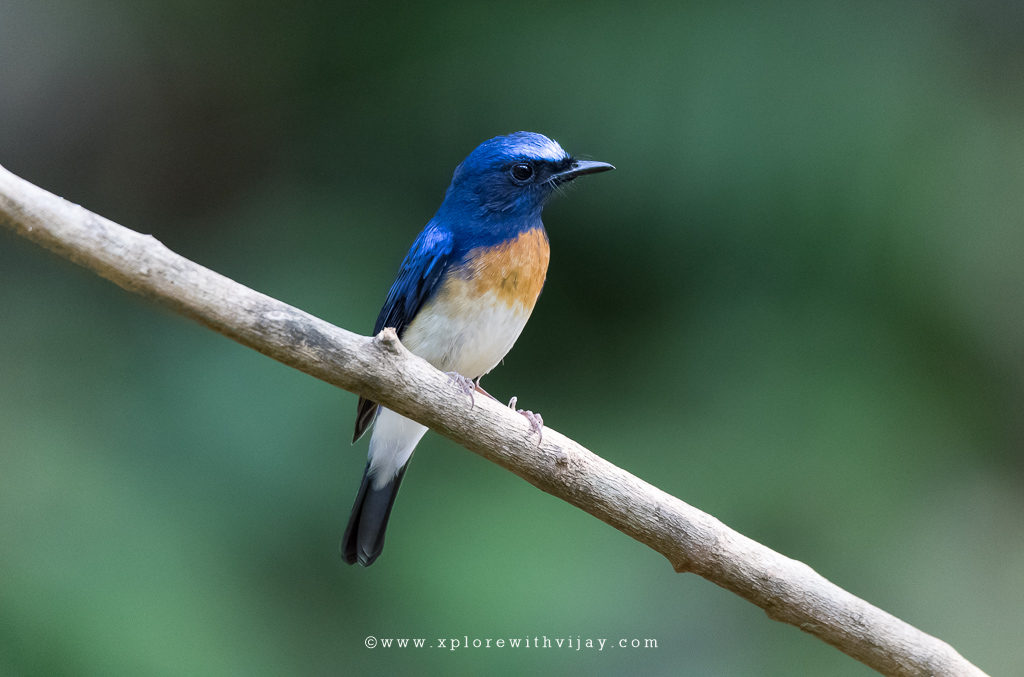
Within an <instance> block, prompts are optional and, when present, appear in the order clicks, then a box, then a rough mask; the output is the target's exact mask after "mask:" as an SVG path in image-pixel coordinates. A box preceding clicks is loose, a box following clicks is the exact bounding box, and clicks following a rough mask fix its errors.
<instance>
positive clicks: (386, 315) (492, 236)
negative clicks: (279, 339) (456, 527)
mask: <svg viewBox="0 0 1024 677" xmlns="http://www.w3.org/2000/svg"><path fill="white" fill-rule="evenodd" d="M609 169H613V167H612V166H611V165H609V164H607V163H603V162H590V161H580V160H575V159H574V158H572V157H571V156H570V155H568V154H567V153H566V152H565V151H564V150H562V147H561V146H559V145H558V144H557V143H556V142H555V141H552V140H551V139H549V138H547V137H546V136H543V135H541V134H535V133H532V132H516V133H514V134H509V135H507V136H498V137H495V138H493V139H490V140H488V141H485V142H484V143H482V144H480V145H479V146H478V147H477V148H476V149H475V150H474V151H473V152H472V153H470V154H469V156H468V157H467V158H466V159H465V160H464V161H463V162H462V163H461V164H460V165H459V166H458V167H457V168H456V170H455V173H454V175H453V176H452V181H451V184H450V185H449V187H448V190H447V192H446V193H445V198H444V201H443V202H442V204H441V207H440V208H439V209H438V211H437V213H436V214H435V215H434V217H433V218H432V219H431V220H430V222H429V223H428V224H427V225H426V227H425V228H424V229H423V232H421V233H420V235H419V237H417V238H416V241H415V242H414V243H413V245H412V247H411V248H410V250H409V253H408V254H406V257H405V259H404V260H403V261H402V266H401V268H400V270H399V272H398V277H397V279H396V280H395V283H394V284H393V285H392V287H391V290H390V291H389V292H388V296H387V300H386V301H385V302H384V307H383V308H382V309H381V312H380V315H379V316H378V317H377V322H376V324H375V326H374V333H377V332H379V331H380V330H382V329H383V328H385V327H394V328H395V330H396V331H397V332H398V336H399V337H400V338H401V339H402V341H403V343H404V344H405V346H406V347H407V348H408V349H409V350H410V351H412V352H413V353H415V354H417V355H419V356H421V357H423V358H424V359H426V360H427V361H428V362H430V363H431V364H433V365H434V366H436V367H437V368H439V369H442V370H444V371H449V372H453V373H457V374H459V375H461V376H462V377H464V378H467V379H474V380H478V379H479V378H480V377H481V376H483V375H484V374H486V373H487V372H488V371H490V370H491V369H493V368H494V366H495V365H497V364H498V362H500V361H501V359H502V358H503V357H504V356H505V354H506V353H507V352H508V351H509V349H511V347H512V344H513V343H515V340H516V339H517V338H518V337H519V333H520V332H521V331H522V329H523V326H524V325H525V324H526V320H527V319H528V318H529V315H530V312H531V311H532V310H533V306H534V303H535V302H536V300H537V296H539V294H540V290H541V287H542V286H543V284H544V278H545V275H546V271H547V264H548V241H547V235H546V234H545V233H544V227H543V224H542V223H541V212H542V210H543V208H544V204H545V203H546V201H547V199H548V197H549V196H550V195H551V193H552V192H553V191H554V189H555V188H556V187H557V186H558V185H560V184H563V183H566V182H568V181H571V180H573V179H575V178H576V177H578V176H581V175H583V174H592V173H596V172H601V171H606V170H609ZM375 417H376V425H375V428H374V432H373V436H372V438H371V440H370V450H369V453H368V462H367V466H366V472H365V473H364V475H363V482H362V485H361V486H360V489H359V494H358V495H357V497H356V501H355V505H354V506H353V509H352V516H351V518H350V519H349V524H348V528H347V529H346V531H345V536H344V538H343V541H342V556H343V557H344V559H345V561H346V562H348V563H350V564H352V563H355V562H359V563H360V564H362V565H364V566H368V565H370V564H372V563H373V561H374V560H375V559H376V558H377V556H378V555H379V554H380V552H381V549H382V548H383V546H384V530H385V527H386V526H387V521H388V518H389V516H390V514H391V508H392V506H393V505H394V500H395V496H396V495H397V492H398V487H399V484H400V483H401V480H402V478H403V477H404V475H405V470H406V467H407V465H408V462H409V460H410V458H411V457H412V453H413V451H414V449H415V448H416V444H417V443H418V442H419V440H420V438H421V437H422V436H423V434H424V433H425V432H426V428H425V427H423V426H421V425H419V424H418V423H415V422H414V421H410V420H409V419H406V418H404V417H402V416H399V415H398V414H395V413H394V412H392V411H390V410H388V409H384V408H381V407H379V406H378V405H377V404H376V403H374V402H370V401H368V400H366V399H363V398H361V399H360V400H359V404H358V408H357V413H356V426H355V435H354V438H353V441H355V440H357V439H358V438H359V437H360V436H361V435H362V434H363V433H364V432H365V431H366V429H367V428H368V427H369V426H370V424H371V423H373V421H374V418H375Z"/></svg>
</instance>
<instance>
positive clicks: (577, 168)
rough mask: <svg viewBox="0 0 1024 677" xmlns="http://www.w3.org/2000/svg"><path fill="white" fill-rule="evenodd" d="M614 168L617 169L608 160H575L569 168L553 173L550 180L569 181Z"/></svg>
mask: <svg viewBox="0 0 1024 677" xmlns="http://www.w3.org/2000/svg"><path fill="white" fill-rule="evenodd" d="M612 169H615V167H613V166H612V165H610V164H608V163H607V162H595V161H594V160H575V161H574V162H573V163H572V165H571V166H570V167H569V168H568V169H566V170H564V171H561V172H558V173H556V174H552V175H551V178H549V179H548V181H550V182H551V183H554V184H560V183H567V182H569V181H572V180H573V179H575V178H576V177H577V176H583V175H584V174H597V173H598V172H607V171H609V170H612Z"/></svg>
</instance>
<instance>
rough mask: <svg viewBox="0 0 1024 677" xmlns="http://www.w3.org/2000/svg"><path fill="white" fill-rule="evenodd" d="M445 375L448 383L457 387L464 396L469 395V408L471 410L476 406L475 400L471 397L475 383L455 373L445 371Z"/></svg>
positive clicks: (474, 389)
mask: <svg viewBox="0 0 1024 677" xmlns="http://www.w3.org/2000/svg"><path fill="white" fill-rule="evenodd" d="M445 375H446V376H447V377H448V381H449V382H450V383H454V384H455V385H457V386H459V388H460V389H461V390H462V393H463V394H464V395H469V406H470V408H473V406H474V405H475V404H476V400H475V398H474V397H473V393H475V392H476V383H475V382H474V381H473V379H471V378H466V377H465V376H463V375H462V374H460V373H458V372H457V371H446V372H445Z"/></svg>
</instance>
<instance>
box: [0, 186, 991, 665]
mask: <svg viewBox="0 0 1024 677" xmlns="http://www.w3.org/2000/svg"><path fill="white" fill-rule="evenodd" d="M0 222H2V223H3V224H4V225H6V226H7V227H8V228H11V229H12V230H14V231H15V232H16V233H18V234H20V235H22V236H24V237H26V238H28V239H30V240H33V241H34V242H36V243H38V244H40V245H42V246H44V247H46V248H48V249H50V250H52V251H54V252H56V253H57V254H59V255H61V256H63V257H65V258H68V259H71V260H72V261H74V262H75V263H78V264H79V265H82V266H84V267H86V268H88V269H90V270H92V271H94V272H96V273H98V274H100V275H102V276H103V277H106V278H108V279H109V280H111V281H113V282H115V283H116V284H118V285H120V286H122V287H124V288H125V289H128V290H129V291H132V292H135V293H138V294H141V295H143V296H146V297H148V298H151V299H153V300H155V301H158V302H160V303H162V304H163V305H165V306H167V307H169V308H171V309H173V310H175V311H176V312H179V313H181V314H183V315H187V316H188V317H191V318H193V319H195V320H198V321H199V322H201V323H202V324H205V325H206V326H208V327H210V328H211V329H214V330H215V331H218V332H220V333H222V334H224V335H225V336H228V337H230V338H232V339H234V340H236V341H238V342H239V343H241V344H243V345H246V346H249V347H250V348H254V349H255V350H258V351H260V352H261V353H263V354H265V355H268V356H270V357H272V358H274V359H275V360H278V361H280V362H283V363H284V364H287V365H289V366H291V367H294V368H296V369H299V370H301V371H304V372H306V373H307V374H310V375H311V376H315V377H317V378H319V379H322V380H324V381H326V382H328V383H331V384H333V385H336V386H338V387H340V388H344V389H345V390H349V391H352V392H354V393H357V394H359V395H362V396H364V397H368V398H370V399H372V400H375V401H377V402H381V403H382V404H384V405H386V406H388V407H389V408H391V409H393V410H395V411H397V412H398V413H400V414H403V415H405V416H408V417H410V418H412V419H415V420H416V421H419V422H421V423H423V424H425V425H427V426H430V427H431V428H433V429H434V430H436V431H438V432H440V433H441V434H443V435H445V436H446V437H449V438H450V439H452V440H454V441H455V442H457V443H459V444H461V445H463V446H465V447H466V448H468V449H470V450H471V451H474V452H476V453H477V454H479V455H480V456H483V457H484V458H486V459H488V460H490V461H493V462H495V463H497V464H498V465H501V466H502V467H504V468H507V469H508V470H511V471H512V472H513V473H515V474H517V475H519V476H520V477H522V478H523V479H525V480H526V481H528V482H530V483H531V484H533V485H534V486H536V487H538V488H540V489H542V490H544V491H546V492H548V493H550V494H552V495H554V496H557V497H558V498H561V499H563V500H565V501H568V502H569V503H571V504H573V505H575V506H577V507H579V508H581V509H582V510H585V511H587V512H588V513H590V514H591V515H593V516H595V517H597V518H598V519H601V520H603V521H604V522H607V523H608V524H610V525H612V526H613V527H615V528H616V529H618V530H619V531H622V532H623V533H625V534H627V535H629V536H631V537H633V538H635V539H636V540H638V541H640V542H641V543H643V544H645V545H647V546H650V547H651V548H653V549H654V550H656V551H657V552H659V553H661V554H662V555H664V556H665V557H667V558H668V560H669V562H671V563H672V566H673V567H674V568H675V570H676V571H678V572H693V573H696V574H699V575H700V576H703V577H704V578H706V579H708V580H709V581H711V582H712V583H715V584H716V585H720V586H722V587H723V588H726V589H728V590H731V591H733V592H735V593H736V594H738V595H740V596H741V597H743V598H745V599H747V600H749V601H751V602H753V603H754V604H756V605H758V606H759V607H761V608H762V609H764V610H765V611H766V612H767V614H768V615H769V616H770V617H771V618H774V619H776V620H779V621H784V622H786V623H790V624H792V625H795V626H797V627H798V628H800V629H801V630H804V631H805V632H808V633H810V634H812V635H815V636H816V637H818V638H820V639H822V640H824V641H826V642H828V643H829V644H831V645H833V646H835V647H836V648H838V649H840V650H841V651H844V652H845V653H847V654H849V655H850V656H852V657H853V658H856V659H857V660H859V661H861V662H863V663H865V664H866V665H868V666H870V667H872V668H874V669H876V670H878V671H879V672H881V673H883V674H887V675H983V674H984V673H982V672H981V670H979V669H978V668H977V667H975V666H974V665H972V664H971V663H969V662H968V661H967V660H965V659H964V658H963V657H962V656H960V654H958V653H957V652H956V651H955V650H954V649H953V648H952V647H950V646H949V645H948V644H946V643H945V642H943V641H941V640H939V639H937V638H935V637H932V636H930V635H928V634H925V633H923V632H921V631H920V630H918V629H916V628H914V627H913V626H911V625H909V624H907V623H904V622H903V621H901V620H899V619H898V618H895V617H894V616H891V615H890V614H888V613H886V612H884V611H882V610H881V609H879V608H877V607H875V606H872V605H871V604H868V603H867V602H865V601H863V600H861V599H859V598H857V597H855V596H854V595H851V594H850V593H848V592H846V591H845V590H843V589H841V588H839V587H838V586H836V585H834V584H833V583H830V582H829V581H828V580H826V579H825V578H823V577H822V576H820V575H819V574H817V573H816V572H815V571H814V570H812V569H811V568H810V567H808V566H807V565H805V564H802V563H801V562H797V561H795V560H792V559H789V558H788V557H785V556H783V555H780V554H779V553H776V552H774V551H772V550H770V549H769V548H767V547H765V546H763V545H760V544H759V543H756V542H755V541H753V540H751V539H749V538H747V537H746V536H743V535H742V534H739V533H737V532H736V531H733V530H732V529H730V528H729V527H727V526H725V525H724V524H722V523H721V522H719V521H718V520H717V519H715V518H714V517H712V516H710V515H708V514H706V513H703V512H701V511H700V510H697V509H696V508H694V507H692V506H690V505H688V504H686V503H684V502H683V501H680V500H679V499H677V498H674V497H673V496H670V495H669V494H666V493H665V492H663V491H661V490H660V489H658V488H656V487H654V486H652V485H650V484H648V483H646V482H644V481H643V480H641V479H639V478H637V477H635V476H633V475H631V474H629V473H628V472H626V471H624V470H622V469H621V468H618V467H616V466H614V465H612V464H611V463H609V462H608V461H605V460H604V459H602V458H600V457H599V456H596V455H595V454H593V453H591V452H590V451H588V450H587V449H585V448H583V447H582V446H580V445H579V444H577V443H576V442H574V441H572V440H570V439H568V438H567V437H565V436H564V435H561V434H559V433H558V432H556V431H554V430H551V429H549V428H545V429H544V430H543V442H542V443H541V444H539V445H538V443H537V435H536V434H533V433H532V432H531V429H530V423H529V422H528V421H527V420H526V419H525V418H524V417H522V416H520V415H518V414H516V413H515V412H513V411H511V410H509V409H507V408H506V407H503V406H501V405H500V404H498V403H496V402H494V401H492V400H490V399H488V398H476V401H475V404H471V402H470V398H468V397H466V396H465V395H464V394H463V393H462V391H461V390H460V389H459V387H458V386H456V385H454V384H453V383H451V381H450V380H449V378H448V377H447V376H446V375H444V374H442V373H441V372H439V371H438V370H436V369H434V368H433V367H431V366H430V365H429V364H427V363H426V362H425V361H423V360H422V359H420V358H418V357H416V356H414V355H412V354H411V353H409V352H408V351H407V350H406V349H405V348H404V347H403V346H402V345H401V343H400V342H399V341H398V338H397V337H396V335H395V332H394V331H393V330H390V329H385V330H384V331H383V332H381V333H380V334H379V335H378V336H376V337H373V338H370V337H365V336H359V335H357V334H353V333H351V332H348V331H345V330H344V329H339V328H338V327H335V326H333V325H331V324H329V323H327V322H324V321H323V320H320V319H318V318H316V317H313V316H312V315H309V314H308V313H305V312H303V311H301V310H299V309H297V308H294V307H292V306H289V305H287V304H285V303H282V302H280V301H277V300H275V299H272V298H270V297H268V296H265V295H263V294H260V293H259V292H256V291H253V290H251V289H249V288H247V287H245V286H243V285H240V284H238V283H236V282H233V281H232V280H229V279H228V278H226V277H224V276H223V275H219V274H218V273H215V272H213V271H211V270H209V269H207V268H204V267H202V266H200V265H198V264H196V263H193V262H192V261H189V260H188V259H185V258H183V257H181V256H179V255H177V254H175V253H174V252H172V251H171V250H169V249H168V248H167V247H165V246H163V245H162V244H161V243H160V242H158V241H157V240H156V239H154V238H153V237H151V236H148V235H141V234H139V233H136V232H134V231H131V230H128V229H126V228H124V227H122V226H119V225H117V224H116V223H113V222H112V221H109V220H107V219H105V218H103V217H101V216H98V215H96V214H93V213H91V212H89V211H87V210H85V209H83V208H82V207H79V206H77V205H74V204H71V203H70V202H67V201H65V200H63V199H61V198H59V197H57V196H55V195H53V194H51V193H48V192H46V191H44V190H42V189H41V188H38V187H36V186H34V185H32V184H30V183H28V182H26V181H24V180H22V179H20V178H18V177H16V176H14V175H13V174H11V173H10V172H8V171H6V170H4V169H3V168H2V167H0Z"/></svg>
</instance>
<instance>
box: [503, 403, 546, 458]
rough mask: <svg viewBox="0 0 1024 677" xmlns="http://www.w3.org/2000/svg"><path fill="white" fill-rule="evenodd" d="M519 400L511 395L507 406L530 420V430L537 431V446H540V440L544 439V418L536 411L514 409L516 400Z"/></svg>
mask: <svg viewBox="0 0 1024 677" xmlns="http://www.w3.org/2000/svg"><path fill="white" fill-rule="evenodd" d="M518 401H519V398H518V397H515V396H513V397H512V399H511V400H509V401H508V408H509V409H515V410H516V413H517V414H522V415H523V416H524V417H526V420H527V421H529V422H530V432H535V433H537V446H538V447H539V446H540V443H541V441H543V439H544V418H543V417H542V416H541V415H540V414H537V413H534V412H532V411H530V410H528V409H516V402H518Z"/></svg>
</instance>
